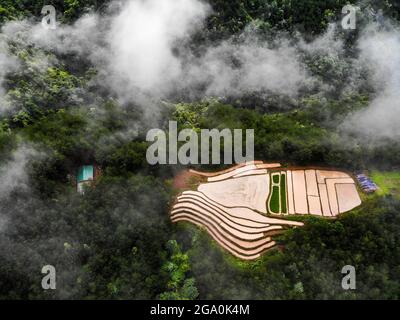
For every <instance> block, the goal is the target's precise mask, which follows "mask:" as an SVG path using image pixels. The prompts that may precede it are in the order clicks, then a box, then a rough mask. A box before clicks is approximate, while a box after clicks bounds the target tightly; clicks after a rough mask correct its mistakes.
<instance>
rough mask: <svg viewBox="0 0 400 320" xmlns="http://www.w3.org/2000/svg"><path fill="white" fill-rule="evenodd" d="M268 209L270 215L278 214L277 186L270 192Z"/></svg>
mask: <svg viewBox="0 0 400 320" xmlns="http://www.w3.org/2000/svg"><path fill="white" fill-rule="evenodd" d="M269 208H270V210H271V212H272V213H277V214H279V213H280V208H281V206H280V194H279V186H272V192H271V196H270V199H269Z"/></svg>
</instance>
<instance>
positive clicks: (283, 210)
mask: <svg viewBox="0 0 400 320" xmlns="http://www.w3.org/2000/svg"><path fill="white" fill-rule="evenodd" d="M280 189H281V190H280V191H281V213H287V205H286V174H284V173H283V174H281V188H280Z"/></svg>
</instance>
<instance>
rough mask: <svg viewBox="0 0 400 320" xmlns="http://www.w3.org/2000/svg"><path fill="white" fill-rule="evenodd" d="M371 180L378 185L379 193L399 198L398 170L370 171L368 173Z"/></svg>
mask: <svg viewBox="0 0 400 320" xmlns="http://www.w3.org/2000/svg"><path fill="white" fill-rule="evenodd" d="M370 176H371V178H372V180H373V181H374V182H375V183H376V184H377V185H378V187H379V190H378V191H377V193H378V194H379V195H392V196H394V197H397V198H400V172H399V171H392V172H384V171H372V172H371V174H370Z"/></svg>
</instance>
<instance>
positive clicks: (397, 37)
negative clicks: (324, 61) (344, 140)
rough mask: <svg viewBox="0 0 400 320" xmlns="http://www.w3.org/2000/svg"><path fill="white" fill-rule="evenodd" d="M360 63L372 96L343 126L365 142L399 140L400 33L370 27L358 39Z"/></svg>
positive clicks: (373, 26) (392, 29)
mask: <svg viewBox="0 0 400 320" xmlns="http://www.w3.org/2000/svg"><path fill="white" fill-rule="evenodd" d="M358 48H359V50H360V57H359V58H360V63H362V64H363V65H364V67H365V68H366V69H369V70H370V71H371V77H372V85H373V87H374V88H375V91H376V96H375V98H373V99H372V101H371V103H370V105H369V106H368V107H367V108H366V109H363V110H361V111H359V112H356V113H355V114H354V115H352V116H351V117H350V118H349V119H347V121H346V122H345V123H344V127H345V128H346V129H347V130H350V131H352V132H356V133H358V134H359V135H360V136H365V138H366V139H368V140H371V139H372V140H380V139H381V138H390V139H393V140H398V139H399V138H400V125H399V121H400V32H399V30H397V29H395V28H394V27H392V28H391V29H389V30H380V29H379V27H377V26H375V25H372V26H370V27H369V28H368V29H367V30H366V31H365V32H364V34H363V36H362V37H361V38H360V41H359V45H358Z"/></svg>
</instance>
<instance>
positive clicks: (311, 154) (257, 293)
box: [0, 0, 400, 300]
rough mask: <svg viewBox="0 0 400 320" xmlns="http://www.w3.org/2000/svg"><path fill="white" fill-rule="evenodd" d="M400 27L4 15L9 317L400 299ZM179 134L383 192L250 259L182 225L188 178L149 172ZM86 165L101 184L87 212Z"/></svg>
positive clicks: (164, 16)
mask: <svg viewBox="0 0 400 320" xmlns="http://www.w3.org/2000/svg"><path fill="white" fill-rule="evenodd" d="M346 4H352V5H354V6H357V7H358V10H357V15H356V17H357V24H356V28H355V29H344V28H343V26H342V19H343V16H344V15H343V14H342V8H343V7H344V6H345V5H346ZM45 5H53V6H54V8H55V9H56V19H57V25H56V27H55V28H54V29H51V28H45V27H44V26H43V24H42V19H43V15H42V13H41V12H42V8H43V6H45ZM399 27H400V4H399V2H398V1H396V0H386V1H377V0H361V1H353V0H303V1H284V0H274V1H273V0H254V1H246V0H230V1H227V0H146V1H144V0H143V1H142V0H127V1H111V0H85V1H84V0H65V1H61V0H53V1H52V0H46V1H33V0H0V28H1V32H0V299H1V300H3V299H399V298H400V267H399V265H400V175H399V172H400V125H399V121H400V105H399V101H400V89H399V88H400V29H399ZM169 121H177V123H178V128H179V129H185V128H186V129H195V130H196V131H199V130H200V129H213V128H217V129H223V128H230V129H243V130H245V129H254V134H255V145H254V151H255V159H257V160H264V161H266V162H273V161H276V162H280V163H282V164H283V165H298V166H306V165H314V166H327V167H334V168H338V169H340V170H344V171H346V172H360V171H365V172H368V173H370V174H371V176H372V177H374V176H375V177H376V179H377V180H376V182H377V183H378V185H379V183H381V184H380V185H379V186H380V190H379V192H377V193H376V194H374V195H362V200H363V205H362V206H360V207H359V208H357V209H355V210H353V211H351V212H348V213H345V214H342V215H340V216H339V218H337V219H322V218H318V217H309V216H304V217H302V218H301V221H303V222H305V226H304V227H302V228H296V229H292V230H289V231H288V232H286V233H285V234H283V235H281V236H279V237H278V238H277V241H278V243H279V248H275V249H272V250H269V251H268V252H266V253H265V254H263V256H262V257H261V258H259V259H257V260H255V261H250V262H246V261H242V260H239V259H237V258H235V257H233V256H231V255H230V254H229V253H227V252H226V251H224V250H223V249H222V248H220V247H219V246H218V245H217V244H216V243H215V242H214V241H213V240H212V238H211V237H210V236H209V235H208V234H207V233H206V232H205V231H204V230H202V229H201V228H198V227H196V226H194V225H191V224H188V223H178V224H173V223H172V222H171V221H170V219H169V210H170V208H171V206H172V204H173V202H174V197H175V196H176V194H177V192H178V191H177V190H176V188H174V186H173V179H174V176H175V175H176V174H177V173H178V172H180V171H181V170H183V169H187V168H188V167H187V166H183V165H179V164H178V165H150V164H148V161H147V160H146V150H147V148H148V147H149V145H150V144H149V142H147V141H146V134H147V132H148V131H149V130H150V129H153V128H160V129H163V130H167V129H168V123H169ZM87 163H96V165H98V166H99V167H100V168H101V171H102V174H101V177H100V178H99V180H98V181H96V185H95V187H93V188H87V190H85V193H84V195H81V194H79V193H78V192H77V190H76V185H75V183H76V181H75V175H76V170H77V168H78V167H80V166H82V165H84V164H87ZM225 167H227V166H223V165H221V166H217V165H194V166H191V168H195V169H197V170H205V171H213V170H217V169H223V168H225ZM389 174H390V175H392V176H394V177H395V178H394V179H393V180H391V181H394V182H393V185H392V184H390V185H389V186H386V185H385V183H387V180H385V179H386V178H385V177H387V176H388V175H389ZM45 265H52V266H54V267H55V268H56V270H57V290H43V288H42V285H41V282H42V278H43V274H42V273H41V270H42V267H43V266H45ZM344 265H353V266H354V267H355V268H356V270H357V290H349V291H346V290H343V289H342V287H341V280H342V277H343V275H342V274H341V269H342V267H343V266H344Z"/></svg>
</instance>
